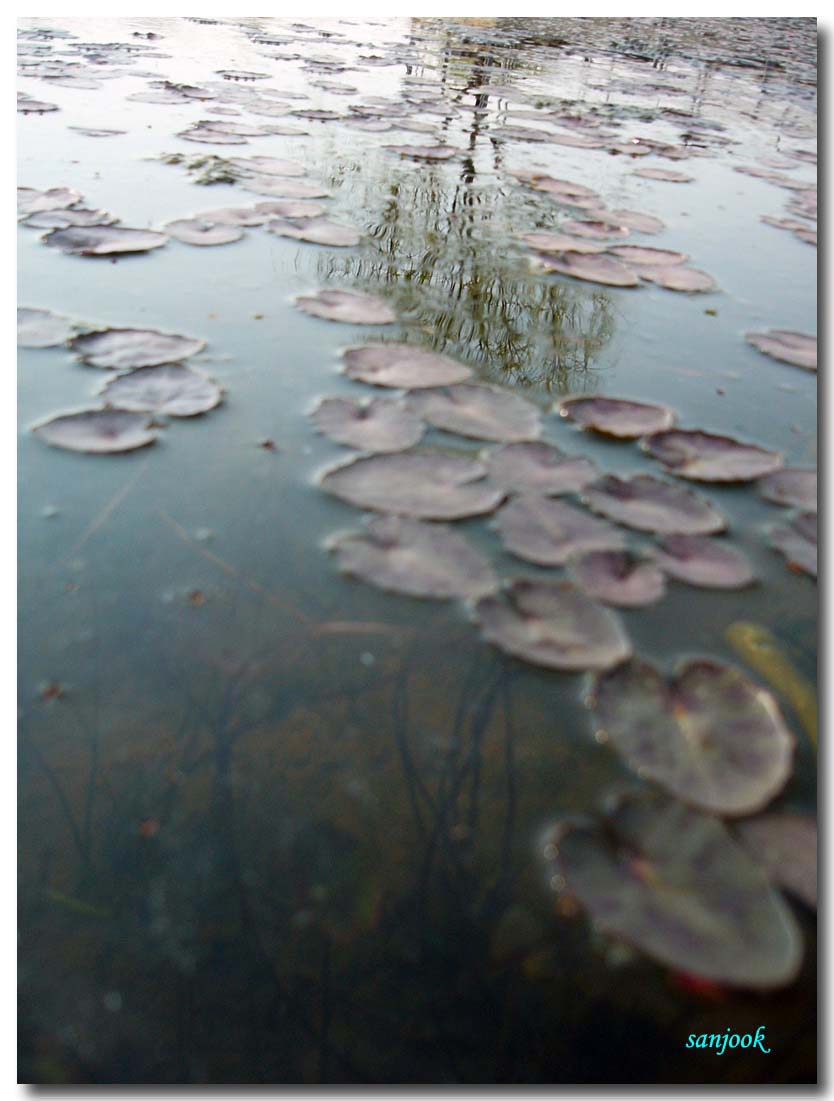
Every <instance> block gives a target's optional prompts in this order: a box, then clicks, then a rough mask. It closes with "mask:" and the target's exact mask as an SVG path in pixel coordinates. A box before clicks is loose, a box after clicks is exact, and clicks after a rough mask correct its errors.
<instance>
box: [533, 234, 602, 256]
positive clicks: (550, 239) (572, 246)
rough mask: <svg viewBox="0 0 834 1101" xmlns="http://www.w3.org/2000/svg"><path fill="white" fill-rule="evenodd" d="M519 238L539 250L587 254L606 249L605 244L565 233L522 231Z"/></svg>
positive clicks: (597, 252) (591, 254) (597, 253)
mask: <svg viewBox="0 0 834 1101" xmlns="http://www.w3.org/2000/svg"><path fill="white" fill-rule="evenodd" d="M521 240H522V241H523V242H524V243H525V245H529V246H530V248H534V249H537V250H538V251H539V252H548V253H549V252H555V253H562V252H578V253H585V254H587V255H589V256H593V255H597V256H598V255H601V254H602V253H603V252H606V251H607V248H608V246H607V245H595V244H593V243H592V242H591V241H583V240H582V239H581V238H579V237H569V236H568V235H567V234H565V233H524V234H522V236H521Z"/></svg>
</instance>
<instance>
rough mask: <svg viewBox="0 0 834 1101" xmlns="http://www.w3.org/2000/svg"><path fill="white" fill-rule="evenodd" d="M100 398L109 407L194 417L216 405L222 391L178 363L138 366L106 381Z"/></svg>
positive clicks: (206, 379) (203, 376)
mask: <svg viewBox="0 0 834 1101" xmlns="http://www.w3.org/2000/svg"><path fill="white" fill-rule="evenodd" d="M101 396H102V397H103V398H104V400H105V401H106V402H107V404H108V405H113V406H116V407H117V408H119V409H130V410H131V411H134V412H142V413H162V414H165V415H167V416H169V417H195V416H197V415H198V414H199V413H207V412H208V411H209V409H214V408H215V406H217V405H219V404H220V402H221V400H222V397H223V391H222V390H221V389H220V387H219V386H218V385H217V383H215V382H212V381H211V379H209V378H206V377H205V375H201V374H199V373H198V372H197V371H192V370H191V368H189V367H183V366H182V365H181V364H179V363H165V364H161V365H160V366H158V367H137V368H136V370H133V371H129V372H128V373H127V374H125V375H119V376H117V377H116V378H114V379H111V381H110V382H108V383H107V384H106V385H105V386H104V388H103V390H102V391H101Z"/></svg>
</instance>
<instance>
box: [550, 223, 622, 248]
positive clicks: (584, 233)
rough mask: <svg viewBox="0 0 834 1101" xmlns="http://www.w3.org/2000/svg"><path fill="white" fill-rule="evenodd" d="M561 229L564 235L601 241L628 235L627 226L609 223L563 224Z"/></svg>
mask: <svg viewBox="0 0 834 1101" xmlns="http://www.w3.org/2000/svg"><path fill="white" fill-rule="evenodd" d="M562 228H563V229H564V231H565V233H573V234H576V236H577V237H591V238H592V239H595V240H603V241H604V240H606V239H607V238H609V237H628V235H629V233H630V230H629V229H628V227H627V226H618V225H615V224H614V223H612V222H609V221H594V222H592V221H579V222H564V223H563V224H562ZM609 251H611V250H609Z"/></svg>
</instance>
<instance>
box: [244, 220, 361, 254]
mask: <svg viewBox="0 0 834 1101" xmlns="http://www.w3.org/2000/svg"><path fill="white" fill-rule="evenodd" d="M266 228H267V230H268V232H269V233H275V234H277V236H279V237H294V238H295V239H296V240H298V241H309V242H311V243H312V244H314V245H330V246H332V247H335V248H349V247H350V246H351V245H358V244H359V242H360V241H361V239H362V235H361V233H360V232H359V230H358V229H357V228H356V227H355V226H349V225H344V224H343V223H341V222H331V221H330V219H329V218H297V219H296V220H295V221H293V222H289V221H284V220H282V219H279V218H275V219H273V220H272V221H270V222H269V223H268V224H267V227H266Z"/></svg>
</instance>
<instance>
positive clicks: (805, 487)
mask: <svg viewBox="0 0 834 1101" xmlns="http://www.w3.org/2000/svg"><path fill="white" fill-rule="evenodd" d="M756 484H757V486H758V490H759V493H760V495H761V496H762V497H764V499H765V500H766V501H772V502H773V503H774V504H775V505H784V506H785V507H787V508H800V509H802V510H803V511H805V512H816V511H817V472H816V470H801V469H800V468H799V467H786V468H785V469H784V470H777V471H775V472H774V473H773V474H768V475H767V477H765V478H761V479H760V480H759V481H758V482H757V483H756Z"/></svg>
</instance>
